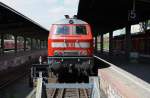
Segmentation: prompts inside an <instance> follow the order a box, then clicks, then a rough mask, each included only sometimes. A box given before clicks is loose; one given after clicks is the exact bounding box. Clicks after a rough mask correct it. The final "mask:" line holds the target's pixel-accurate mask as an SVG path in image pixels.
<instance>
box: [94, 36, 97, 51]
mask: <svg viewBox="0 0 150 98" xmlns="http://www.w3.org/2000/svg"><path fill="white" fill-rule="evenodd" d="M94 50H95V53H97V36H95V49H94Z"/></svg>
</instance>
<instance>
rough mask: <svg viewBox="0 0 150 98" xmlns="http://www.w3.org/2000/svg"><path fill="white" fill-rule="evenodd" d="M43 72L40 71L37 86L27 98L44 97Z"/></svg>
mask: <svg viewBox="0 0 150 98" xmlns="http://www.w3.org/2000/svg"><path fill="white" fill-rule="evenodd" d="M42 81H43V78H42V72H39V78H37V86H36V87H35V88H34V89H33V90H32V92H31V93H30V94H29V95H28V96H27V97H26V98H42Z"/></svg>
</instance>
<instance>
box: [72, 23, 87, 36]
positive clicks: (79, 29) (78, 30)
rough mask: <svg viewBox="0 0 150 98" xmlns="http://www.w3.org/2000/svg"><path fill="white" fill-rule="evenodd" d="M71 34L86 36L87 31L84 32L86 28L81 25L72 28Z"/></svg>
mask: <svg viewBox="0 0 150 98" xmlns="http://www.w3.org/2000/svg"><path fill="white" fill-rule="evenodd" d="M73 29H74V30H73V34H77V35H86V34H87V31H86V26H82V25H77V26H73Z"/></svg>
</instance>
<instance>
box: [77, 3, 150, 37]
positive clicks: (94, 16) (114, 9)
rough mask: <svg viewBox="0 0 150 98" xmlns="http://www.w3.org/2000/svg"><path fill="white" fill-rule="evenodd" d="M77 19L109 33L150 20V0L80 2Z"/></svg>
mask: <svg viewBox="0 0 150 98" xmlns="http://www.w3.org/2000/svg"><path fill="white" fill-rule="evenodd" d="M77 17H78V18H79V19H82V20H84V21H86V22H88V23H89V24H90V25H91V26H92V29H93V30H94V34H97V33H107V32H111V31H114V30H117V29H121V28H123V27H126V26H127V25H133V24H136V23H139V22H143V21H145V20H148V19H150V0H80V1H79V7H78V14H77Z"/></svg>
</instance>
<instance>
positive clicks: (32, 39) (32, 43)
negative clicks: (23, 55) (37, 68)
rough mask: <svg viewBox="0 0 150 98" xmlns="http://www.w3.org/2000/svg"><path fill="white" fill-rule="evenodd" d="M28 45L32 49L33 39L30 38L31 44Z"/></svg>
mask: <svg viewBox="0 0 150 98" xmlns="http://www.w3.org/2000/svg"><path fill="white" fill-rule="evenodd" d="M30 47H31V50H33V39H32V38H31V45H30Z"/></svg>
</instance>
